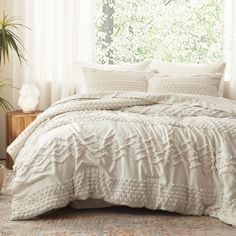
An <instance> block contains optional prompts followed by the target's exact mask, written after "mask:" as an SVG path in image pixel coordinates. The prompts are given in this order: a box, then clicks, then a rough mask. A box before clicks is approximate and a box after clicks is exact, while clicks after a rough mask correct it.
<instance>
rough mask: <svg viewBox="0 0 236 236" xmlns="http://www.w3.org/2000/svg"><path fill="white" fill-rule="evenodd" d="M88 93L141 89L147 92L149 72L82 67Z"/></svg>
mask: <svg viewBox="0 0 236 236" xmlns="http://www.w3.org/2000/svg"><path fill="white" fill-rule="evenodd" d="M82 71H83V73H84V77H85V85H86V91H85V92H87V93H94V92H116V91H139V92H147V81H146V77H147V73H146V72H141V71H121V70H100V69H95V68H89V67H82Z"/></svg>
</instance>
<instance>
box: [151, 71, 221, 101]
mask: <svg viewBox="0 0 236 236" xmlns="http://www.w3.org/2000/svg"><path fill="white" fill-rule="evenodd" d="M221 78H222V74H221V73H216V74H195V75H161V74H156V75H155V76H153V77H150V78H148V92H150V93H185V94H192V95H208V96H215V97H219V96H220V91H219V87H220V82H221Z"/></svg>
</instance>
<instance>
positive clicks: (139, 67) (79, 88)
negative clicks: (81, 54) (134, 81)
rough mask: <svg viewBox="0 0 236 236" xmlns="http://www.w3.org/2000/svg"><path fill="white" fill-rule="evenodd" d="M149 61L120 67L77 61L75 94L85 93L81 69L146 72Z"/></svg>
mask: <svg viewBox="0 0 236 236" xmlns="http://www.w3.org/2000/svg"><path fill="white" fill-rule="evenodd" d="M150 62H151V61H150V60H149V61H144V62H140V63H134V64H120V65H102V64H96V63H88V62H82V61H77V62H76V64H77V65H76V67H77V78H78V79H77V81H76V92H77V93H78V92H79V93H84V92H87V91H86V86H85V76H84V72H83V68H90V69H98V70H103V71H114V70H115V71H140V72H141V71H146V69H147V67H148V65H149V64H150Z"/></svg>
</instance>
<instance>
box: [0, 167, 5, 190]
mask: <svg viewBox="0 0 236 236" xmlns="http://www.w3.org/2000/svg"><path fill="white" fill-rule="evenodd" d="M3 170H4V166H3V165H0V193H1V190H2V185H3V179H4V171H3Z"/></svg>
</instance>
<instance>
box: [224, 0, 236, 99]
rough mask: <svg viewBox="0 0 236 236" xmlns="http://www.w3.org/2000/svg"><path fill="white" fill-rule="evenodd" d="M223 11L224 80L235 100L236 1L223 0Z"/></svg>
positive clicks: (231, 96)
mask: <svg viewBox="0 0 236 236" xmlns="http://www.w3.org/2000/svg"><path fill="white" fill-rule="evenodd" d="M224 11H225V14H224V18H225V30H224V31H225V32H224V55H225V61H226V62H227V69H226V80H229V97H230V98H231V99H235V100H236V1H235V0H224Z"/></svg>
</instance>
